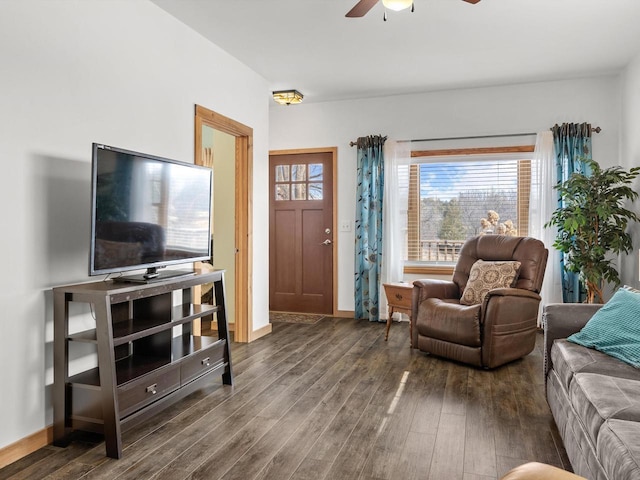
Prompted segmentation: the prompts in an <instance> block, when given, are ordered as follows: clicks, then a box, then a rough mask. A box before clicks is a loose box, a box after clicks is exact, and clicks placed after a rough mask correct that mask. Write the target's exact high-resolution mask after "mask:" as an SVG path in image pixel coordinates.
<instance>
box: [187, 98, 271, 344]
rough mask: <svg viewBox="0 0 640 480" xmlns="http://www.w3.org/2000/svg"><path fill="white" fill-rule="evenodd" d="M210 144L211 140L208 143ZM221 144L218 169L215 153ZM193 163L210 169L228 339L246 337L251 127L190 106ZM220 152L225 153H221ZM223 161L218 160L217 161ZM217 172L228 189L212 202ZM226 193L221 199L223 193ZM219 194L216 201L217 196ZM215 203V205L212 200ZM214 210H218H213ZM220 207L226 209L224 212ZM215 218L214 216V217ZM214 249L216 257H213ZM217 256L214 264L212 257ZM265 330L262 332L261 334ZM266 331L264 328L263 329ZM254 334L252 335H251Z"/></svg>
mask: <svg viewBox="0 0 640 480" xmlns="http://www.w3.org/2000/svg"><path fill="white" fill-rule="evenodd" d="M213 144H217V146H216V147H215V148H214V146H213ZM218 146H219V147H221V150H220V152H221V154H222V155H224V158H226V161H224V160H221V161H220V165H219V170H220V172H218V170H217V167H216V159H215V156H214V154H215V152H216V149H217V147H218ZM194 151H195V163H196V164H197V165H208V166H210V167H212V168H213V169H214V218H213V229H212V231H213V234H212V237H213V238H212V243H213V253H214V265H215V267H216V268H225V269H226V270H227V273H226V274H225V281H226V285H225V288H226V296H227V301H229V300H231V303H232V305H233V314H232V315H229V312H228V313H227V317H228V318H229V322H230V325H229V327H230V329H232V330H233V332H234V335H233V337H234V341H236V342H250V341H251V340H253V339H254V338H252V336H253V335H252V334H253V316H252V308H251V306H252V296H251V287H250V286H251V284H252V269H251V259H252V252H251V243H250V242H249V239H250V238H251V224H252V219H251V210H250V206H251V202H252V191H253V188H252V179H253V176H252V170H253V168H252V166H253V129H252V128H250V127H247V126H246V125H243V124H241V123H239V122H236V121H235V120H232V119H230V118H227V117H225V116H223V115H220V114H218V113H216V112H213V111H212V110H209V109H207V108H204V107H201V106H200V105H196V108H195V149H194ZM225 152H226V153H225ZM223 162H224V163H223ZM217 173H220V175H221V176H222V177H223V179H225V180H226V182H227V183H231V184H232V185H228V187H229V188H226V189H225V190H223V191H222V192H220V187H218V194H222V197H220V196H219V197H218V201H217V202H216V195H217V194H216V192H215V177H216V174H217ZM225 196H226V198H225ZM231 196H232V198H231ZM221 199H222V200H221ZM216 203H217V204H218V205H216ZM216 209H217V210H218V212H220V213H219V214H218V215H216V214H215V213H216ZM225 210H226V211H225ZM218 217H220V218H219V219H218ZM216 254H217V257H218V258H217V259H216ZM218 260H219V261H220V266H219V265H217V264H215V262H217V261H218ZM264 333H265V332H262V334H264ZM266 333H268V332H266ZM256 338H257V337H256Z"/></svg>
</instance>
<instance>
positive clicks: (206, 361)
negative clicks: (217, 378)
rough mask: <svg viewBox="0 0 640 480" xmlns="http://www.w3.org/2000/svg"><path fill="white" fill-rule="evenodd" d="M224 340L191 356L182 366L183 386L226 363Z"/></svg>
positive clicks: (184, 360)
mask: <svg viewBox="0 0 640 480" xmlns="http://www.w3.org/2000/svg"><path fill="white" fill-rule="evenodd" d="M224 346H225V343H224V340H219V341H218V342H216V343H214V344H213V345H211V346H210V347H208V348H206V349H204V350H201V351H199V352H196V353H194V354H192V355H189V356H188V357H187V358H185V359H183V360H182V362H181V364H180V377H181V381H182V384H183V385H184V384H185V383H187V382H190V381H191V380H193V379H195V378H197V377H199V376H200V375H203V374H205V373H207V372H208V371H209V370H213V369H214V368H215V367H217V366H219V365H220V364H221V363H223V362H224Z"/></svg>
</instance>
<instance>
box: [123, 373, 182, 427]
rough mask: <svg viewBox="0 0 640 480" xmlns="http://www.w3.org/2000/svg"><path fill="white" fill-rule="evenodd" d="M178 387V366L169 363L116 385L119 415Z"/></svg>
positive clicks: (148, 402) (128, 412) (134, 409)
mask: <svg viewBox="0 0 640 480" xmlns="http://www.w3.org/2000/svg"><path fill="white" fill-rule="evenodd" d="M178 388H180V368H179V366H178V365H170V366H168V367H166V368H162V369H161V370H156V371H154V372H152V373H150V374H148V375H145V376H144V377H140V378H139V379H137V380H133V381H131V382H129V383H126V384H124V385H122V386H120V387H118V406H119V410H120V417H121V418H122V417H126V416H127V415H129V414H131V413H133V412H135V411H136V410H138V409H140V408H142V407H144V406H145V405H148V404H150V403H152V402H155V401H156V400H158V399H159V398H162V397H163V396H165V395H166V394H168V393H171V392H173V391H174V390H177V389H178Z"/></svg>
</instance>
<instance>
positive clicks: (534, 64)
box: [152, 0, 640, 102]
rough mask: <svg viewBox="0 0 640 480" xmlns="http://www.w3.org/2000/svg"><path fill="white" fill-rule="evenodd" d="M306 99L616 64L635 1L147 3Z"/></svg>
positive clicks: (561, 74) (629, 46)
mask: <svg viewBox="0 0 640 480" xmlns="http://www.w3.org/2000/svg"><path fill="white" fill-rule="evenodd" d="M152 1H153V2H154V3H156V4H157V5H158V6H160V7H161V8H163V9H164V10H166V11H167V12H169V13H170V14H171V15H173V16H175V17H176V18H178V19H179V20H181V21H182V22H184V23H185V24H187V25H189V26H190V27H191V28H193V29H194V30H196V31H198V32H200V33H201V34H202V35H203V36H204V37H206V38H208V39H210V40H211V41H212V42H213V43H215V44H216V45H218V46H219V47H221V48H222V49H223V50H225V51H227V52H228V53H230V54H231V55H233V56H234V57H236V58H237V59H239V60H240V61H242V62H243V63H244V64H246V65H248V66H249V67H250V68H251V69H253V70H254V71H256V72H257V73H259V74H260V75H262V76H263V77H264V78H265V79H267V81H268V82H269V85H270V88H271V89H272V90H280V89H288V88H295V89H298V90H300V91H301V92H302V93H303V94H304V95H305V100H304V101H305V102H319V101H327V100H338V99H347V98H364V97H372V96H386V95H394V94H405V93H415V92H423V91H431V90H442V89H452V88H464V87H476V86H488V85H503V84H510V83H522V82H532V81H547V80H555V79H566V78H574V77H583V76H591V75H600V74H610V73H615V72H618V71H620V70H621V69H622V68H624V66H625V65H626V64H627V63H628V62H629V60H631V58H633V57H634V56H635V55H636V54H637V53H638V52H640V26H639V25H638V24H639V23H640V0H481V1H480V3H478V4H476V5H472V4H468V3H465V2H463V1H461V0H415V12H414V13H410V12H409V11H403V12H389V13H388V17H389V20H388V21H387V22H384V21H383V20H382V16H383V10H384V9H383V6H382V4H381V3H378V4H377V5H376V6H375V7H374V8H373V9H372V10H371V11H370V12H369V13H368V14H367V15H366V16H365V17H363V18H345V14H346V13H347V12H348V11H349V10H350V8H351V7H352V6H353V5H355V3H356V1H357V0H152Z"/></svg>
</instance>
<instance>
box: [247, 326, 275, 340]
mask: <svg viewBox="0 0 640 480" xmlns="http://www.w3.org/2000/svg"><path fill="white" fill-rule="evenodd" d="M272 328H273V327H272V325H271V324H270V323H269V324H268V325H265V326H264V327H262V328H259V329H258V330H254V331H253V332H251V334H250V335H249V341H250V342H253V341H254V340H257V339H259V338H260V337H264V336H265V335H269V334H270V333H271V330H272Z"/></svg>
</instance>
